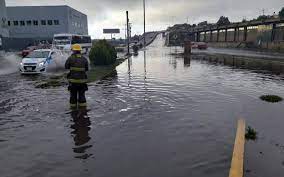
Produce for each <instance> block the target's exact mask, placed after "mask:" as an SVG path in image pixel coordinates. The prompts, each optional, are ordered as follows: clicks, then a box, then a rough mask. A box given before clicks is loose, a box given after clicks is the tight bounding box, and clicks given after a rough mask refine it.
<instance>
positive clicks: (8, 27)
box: [0, 0, 88, 50]
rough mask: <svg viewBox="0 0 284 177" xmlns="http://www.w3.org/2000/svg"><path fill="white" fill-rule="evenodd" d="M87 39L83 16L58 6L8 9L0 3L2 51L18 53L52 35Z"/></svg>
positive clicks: (0, 1)
mask: <svg viewBox="0 0 284 177" xmlns="http://www.w3.org/2000/svg"><path fill="white" fill-rule="evenodd" d="M59 33H70V34H80V35H88V19H87V15H85V14H83V13H81V12H79V11H77V10H75V9H73V8H71V7H69V6H66V5H62V6H13V7H11V6H8V7H6V5H5V0H0V38H1V39H0V42H1V43H2V44H3V45H2V48H4V49H5V50H10V49H11V50H17V49H22V48H24V47H26V46H28V45H31V44H34V43H36V42H38V41H42V40H46V41H49V42H51V41H52V38H53V35H54V34H59Z"/></svg>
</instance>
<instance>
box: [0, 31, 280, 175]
mask: <svg viewBox="0 0 284 177" xmlns="http://www.w3.org/2000/svg"><path fill="white" fill-rule="evenodd" d="M163 44H164V40H163V39H162V37H161V36H158V38H157V39H156V40H155V41H154V42H153V43H152V44H151V45H150V46H149V47H148V49H147V51H146V52H145V54H146V55H144V51H141V52H140V53H139V55H138V56H136V57H132V58H131V59H130V60H128V61H125V62H124V63H122V64H121V65H120V66H118V67H117V68H116V71H114V72H113V73H112V75H110V76H109V77H106V78H105V79H103V80H102V81H99V82H96V83H92V84H90V87H89V91H88V92H87V95H86V96H87V101H88V107H89V109H90V111H88V112H87V115H85V114H84V115H81V116H82V117H85V118H84V119H80V120H78V119H77V117H78V114H79V113H78V112H70V111H69V109H68V107H69V103H68V99H69V95H68V92H67V88H63V87H62V88H55V89H46V90H41V89H35V88H34V85H33V84H34V83H35V82H36V80H37V79H38V78H37V76H35V77H23V76H20V75H19V74H18V73H12V74H6V75H0V163H1V165H0V171H1V177H18V176H21V177H32V176H35V177H36V176H41V177H58V176H60V177H65V176H66V177H77V176H81V177H85V176H86V177H87V176H88V177H89V176H96V177H188V176H192V177H208V176H210V177H226V176H228V173H229V168H230V162H231V155H232V150H233V149H232V148H233V143H234V138H235V130H236V123H237V119H238V118H239V117H243V118H245V119H246V121H247V124H248V125H251V126H252V127H253V128H255V129H256V130H257V131H258V133H259V140H258V141H257V142H249V143H248V144H247V146H246V167H245V170H246V176H252V177H254V176H258V177H261V176H263V177H267V176H273V177H281V176H282V175H283V174H284V167H283V161H284V156H283V153H284V148H283V147H284V146H283V145H284V137H283V136H282V132H283V125H284V120H283V114H284V109H283V108H284V103H283V102H281V103H276V104H269V103H266V102H263V101H261V100H260V99H259V97H260V96H261V95H264V94H276V95H279V96H282V97H284V77H283V75H274V74H272V73H269V72H268V73H267V72H263V73H262V72H254V71H251V70H249V69H241V68H235V67H230V66H226V65H222V64H212V63H210V62H208V61H204V60H200V59H198V57H197V58H196V57H195V58H192V59H191V60H190V59H183V58H176V57H174V56H172V55H169V54H170V53H172V52H173V51H174V49H172V48H167V47H163ZM276 144H277V145H278V146H277V145H276Z"/></svg>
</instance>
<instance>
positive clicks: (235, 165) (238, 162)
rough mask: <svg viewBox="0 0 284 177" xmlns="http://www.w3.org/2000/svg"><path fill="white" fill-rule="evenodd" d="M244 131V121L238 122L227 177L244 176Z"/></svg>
mask: <svg viewBox="0 0 284 177" xmlns="http://www.w3.org/2000/svg"><path fill="white" fill-rule="evenodd" d="M245 129H246V123H245V120H243V119H240V120H238V128H237V133H236V139H235V146H234V152H233V157H232V163H231V169H230V175H229V177H243V175H244V149H245Z"/></svg>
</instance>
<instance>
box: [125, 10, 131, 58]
mask: <svg viewBox="0 0 284 177" xmlns="http://www.w3.org/2000/svg"><path fill="white" fill-rule="evenodd" d="M126 25H127V55H129V54H130V49H129V18H128V11H126Z"/></svg>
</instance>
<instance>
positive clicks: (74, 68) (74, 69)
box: [70, 67, 85, 71]
mask: <svg viewBox="0 0 284 177" xmlns="http://www.w3.org/2000/svg"><path fill="white" fill-rule="evenodd" d="M70 71H85V68H78V67H70Z"/></svg>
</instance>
